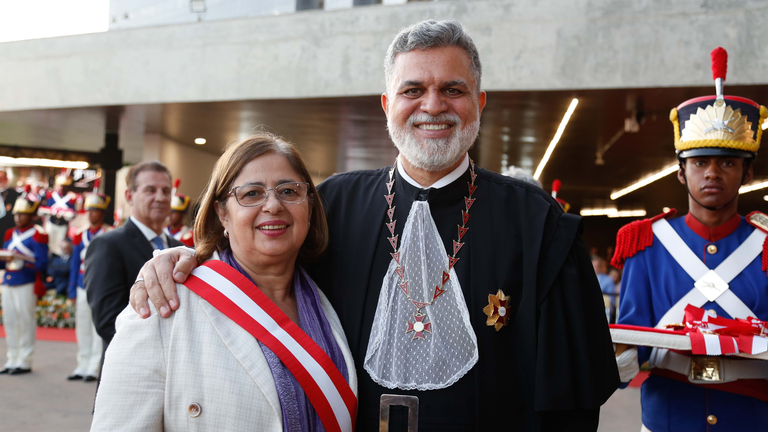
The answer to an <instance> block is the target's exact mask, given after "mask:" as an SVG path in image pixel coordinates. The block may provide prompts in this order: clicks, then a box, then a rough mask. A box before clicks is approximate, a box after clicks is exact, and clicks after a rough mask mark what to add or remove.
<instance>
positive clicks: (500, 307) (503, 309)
mask: <svg viewBox="0 0 768 432" xmlns="http://www.w3.org/2000/svg"><path fill="white" fill-rule="evenodd" d="M508 302H509V296H506V295H504V291H502V290H499V291H498V292H497V293H496V295H493V294H488V306H486V307H484V308H483V312H485V314H486V315H488V319H487V320H486V321H485V324H486V325H487V326H489V327H495V328H496V331H499V330H501V328H502V327H506V325H507V323H508V322H509V310H508V309H507V307H508Z"/></svg>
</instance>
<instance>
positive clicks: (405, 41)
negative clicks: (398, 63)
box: [384, 20, 483, 92]
mask: <svg viewBox="0 0 768 432" xmlns="http://www.w3.org/2000/svg"><path fill="white" fill-rule="evenodd" d="M451 46H455V47H459V48H461V49H463V50H464V51H466V52H467V54H468V55H469V60H470V71H471V72H472V76H473V77H474V78H475V82H476V83H477V91H478V92H480V77H481V75H482V72H483V68H482V66H481V65H480V54H479V53H478V52H477V47H476V46H475V42H474V41H472V38H471V37H470V36H469V34H467V32H466V31H465V30H464V27H463V26H462V25H461V23H459V22H458V21H456V20H448V21H435V20H425V21H421V22H419V23H416V24H414V25H412V26H410V27H406V28H404V29H402V30H400V33H398V34H397V36H395V40H393V41H392V44H391V45H390V46H389V49H388V50H387V56H386V57H385V58H384V76H385V77H386V79H387V89H389V83H390V80H391V79H392V70H393V69H394V66H395V57H396V56H397V55H398V54H400V53H407V52H411V51H413V50H417V49H418V50H425V49H428V48H442V47H451Z"/></svg>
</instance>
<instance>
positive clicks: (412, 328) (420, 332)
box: [384, 159, 501, 340]
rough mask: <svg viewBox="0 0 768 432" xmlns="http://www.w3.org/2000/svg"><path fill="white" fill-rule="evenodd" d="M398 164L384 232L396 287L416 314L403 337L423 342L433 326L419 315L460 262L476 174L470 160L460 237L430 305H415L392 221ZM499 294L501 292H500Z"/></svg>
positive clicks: (392, 177) (391, 182)
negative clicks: (411, 305) (387, 241)
mask: <svg viewBox="0 0 768 432" xmlns="http://www.w3.org/2000/svg"><path fill="white" fill-rule="evenodd" d="M396 166H397V164H395V165H393V166H392V169H391V170H389V182H388V183H387V194H386V195H384V199H386V200H387V217H388V219H389V222H385V225H386V227H387V229H388V230H389V233H390V235H391V236H392V237H388V238H387V239H388V240H389V244H390V245H392V249H393V250H394V252H391V253H390V255H392V259H393V260H394V261H395V263H396V264H397V268H396V269H395V273H396V274H397V276H398V278H399V280H400V283H398V285H397V286H398V287H400V290H402V291H403V294H405V297H406V298H407V299H408V301H410V302H411V303H412V304H413V305H414V306H415V307H416V313H415V314H414V315H413V320H414V321H413V322H411V321H407V322H406V330H405V333H406V334H408V333H410V332H414V334H413V338H412V339H411V340H416V339H426V338H425V337H424V332H427V333H430V334H431V333H432V323H431V322H425V320H426V319H427V316H426V315H425V314H424V313H422V311H421V310H422V309H423V308H424V307H425V306H431V305H432V304H433V303H434V302H435V300H437V299H438V297H440V296H441V295H443V293H445V291H446V290H447V288H446V287H445V284H446V283H448V281H449V280H450V279H451V275H450V271H451V269H452V268H453V266H455V265H456V262H458V261H459V258H457V257H456V255H457V254H458V253H459V250H461V247H462V246H464V242H462V241H461V240H462V239H463V238H464V235H465V234H466V233H467V231H469V227H468V226H467V224H468V222H469V209H470V208H471V207H472V205H473V204H474V203H475V198H472V194H473V193H475V190H476V189H477V186H475V179H476V178H477V174H475V163H474V162H472V159H470V160H469V173H470V178H471V181H470V182H468V183H467V185H468V186H469V196H467V197H464V206H465V208H464V209H462V210H461V225H459V226H458V227H459V234H458V240H454V241H453V254H452V255H451V254H449V255H448V269H447V270H443V271H442V275H441V277H440V283H439V284H436V285H435V291H434V293H433V294H432V300H430V301H429V302H426V303H425V302H418V301H416V300H413V299H412V298H411V292H410V291H409V289H408V279H407V278H406V277H405V265H402V264H400V258H401V254H400V249H398V248H397V241H398V237H399V235H396V234H395V225H396V224H397V221H396V220H395V219H394V217H395V206H394V205H393V204H394V202H395V193H394V192H393V191H392V187H393V186H394V184H395V168H396ZM499 292H501V291H499Z"/></svg>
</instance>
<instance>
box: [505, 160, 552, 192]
mask: <svg viewBox="0 0 768 432" xmlns="http://www.w3.org/2000/svg"><path fill="white" fill-rule="evenodd" d="M502 174H503V175H505V176H507V177H512V178H515V179H518V180H522V181H524V182H526V183H529V184H532V185H534V186H538V187H540V188H542V189H543V187H542V186H541V182H540V181H538V180H536V179H535V178H533V176H532V175H530V174H528V171H526V170H524V169H522V168H518V167H516V166H514V165H511V166H510V167H509V168H507V169H506V170H505V171H504V172H502Z"/></svg>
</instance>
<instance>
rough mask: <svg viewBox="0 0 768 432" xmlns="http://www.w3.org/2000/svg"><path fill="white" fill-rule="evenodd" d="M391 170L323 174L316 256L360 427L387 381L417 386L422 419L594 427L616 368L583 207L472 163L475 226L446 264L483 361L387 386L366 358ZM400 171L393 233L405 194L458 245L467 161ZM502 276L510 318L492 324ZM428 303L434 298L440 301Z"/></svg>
mask: <svg viewBox="0 0 768 432" xmlns="http://www.w3.org/2000/svg"><path fill="white" fill-rule="evenodd" d="M388 171H389V168H383V169H379V170H373V171H355V172H349V173H342V174H337V175H334V176H332V177H330V178H328V179H327V180H326V181H324V182H323V183H322V184H321V185H319V187H318V189H319V191H320V195H321V198H322V200H323V204H324V206H325V212H326V215H327V218H328V224H329V228H330V242H329V245H328V249H327V251H326V253H325V255H324V257H323V258H322V259H321V260H319V261H318V262H316V263H314V264H313V265H311V266H310V270H311V274H312V277H313V278H314V280H315V281H316V282H317V284H318V285H319V286H320V288H321V289H322V290H323V291H324V292H325V293H326V295H327V296H328V297H329V299H330V301H331V303H332V304H333V306H334V308H335V309H336V312H337V313H338V315H339V318H340V320H341V324H342V326H343V327H344V330H345V332H346V336H347V339H348V341H349V346H350V349H351V352H352V355H353V356H355V364H356V367H357V371H358V378H359V384H358V392H359V396H358V398H359V405H358V417H357V418H358V421H357V431H358V432H367V431H378V430H379V429H378V417H379V398H380V396H381V395H382V394H387V393H389V394H411V395H416V396H418V397H419V404H420V406H419V431H420V432H429V431H481V430H492V429H491V428H494V429H496V430H525V431H539V430H596V429H597V424H598V417H599V407H600V406H601V405H602V404H603V403H604V402H605V401H606V400H607V399H608V397H609V396H610V395H611V394H612V393H613V392H614V390H615V389H616V388H617V387H618V386H619V377H618V371H617V367H616V361H615V359H614V354H613V348H612V345H611V339H610V334H609V331H608V325H607V323H606V320H605V310H604V305H603V297H602V293H601V292H600V287H599V284H598V282H597V278H596V276H595V272H594V270H593V268H592V264H591V261H590V259H589V257H588V254H587V252H586V249H585V247H584V244H583V243H582V240H581V236H580V232H581V218H580V217H578V216H575V215H570V214H567V213H564V212H563V211H562V209H561V208H560V206H559V205H558V204H557V202H556V201H555V200H554V199H552V197H551V196H549V195H548V194H546V193H545V192H544V191H543V190H541V189H539V188H537V187H535V186H532V185H529V184H526V183H523V182H520V181H518V180H515V179H512V178H509V177H505V176H501V175H498V174H495V173H492V172H489V171H486V170H483V169H480V168H476V169H475V172H476V174H477V179H476V181H475V186H477V190H476V191H475V193H474V194H473V197H474V198H476V201H475V203H474V204H473V206H472V208H471V211H470V214H471V216H470V220H469V223H468V226H469V231H468V232H467V234H465V236H464V238H463V241H464V242H465V245H464V246H463V248H462V249H461V250H460V251H459V254H458V255H457V256H458V258H459V261H458V263H457V264H456V265H455V267H454V269H455V270H456V273H457V275H458V278H459V282H460V283H461V287H462V290H463V293H464V297H465V299H466V303H467V307H468V308H469V316H470V320H471V323H472V326H473V328H474V331H475V334H476V335H477V341H478V351H479V361H478V363H477V364H476V365H475V366H474V367H473V368H472V369H471V370H470V371H469V372H468V373H467V374H466V375H465V376H464V377H462V378H461V379H460V380H459V381H458V382H456V383H455V384H454V385H452V386H450V387H448V388H445V389H441V390H433V391H415V390H414V391H403V390H399V389H388V388H385V387H382V386H380V385H378V384H376V383H375V382H374V381H373V380H372V379H371V378H370V376H369V375H368V373H367V372H366V371H365V369H364V368H363V362H364V360H365V353H366V349H367V347H368V340H369V336H370V331H371V327H372V324H373V317H374V314H375V311H376V304H377V301H378V298H379V292H380V291H381V284H382V281H383V279H384V275H385V273H386V270H387V266H388V265H389V262H390V260H391V259H392V258H391V256H390V252H391V251H392V247H391V245H390V243H389V241H388V240H387V237H389V235H390V234H389V231H388V229H387V228H386V226H385V225H384V224H385V218H386V217H387V216H386V210H387V203H386V200H385V199H384V195H386V194H387V187H386V184H385V183H386V182H387V181H388ZM395 175H396V181H395V186H394V192H395V201H394V205H395V206H396V209H395V219H396V220H397V226H396V231H395V233H396V234H400V235H401V236H402V230H403V227H404V226H405V221H406V219H407V216H408V213H409V211H410V208H411V204H412V203H413V201H414V200H417V199H426V200H427V201H428V202H429V205H430V209H431V212H432V216H433V218H434V220H435V223H436V225H437V228H438V230H439V232H440V235H441V237H442V239H443V241H444V243H445V248H446V251H449V250H450V251H452V250H453V246H452V241H453V240H454V239H456V238H457V235H458V234H457V232H458V228H457V225H458V224H459V223H460V221H461V209H463V208H464V197H465V196H467V195H468V182H469V180H470V173H469V170H467V172H465V173H464V174H463V175H462V176H461V177H460V178H459V179H458V180H456V181H454V182H453V183H451V184H450V185H448V186H445V187H443V188H440V189H429V190H423V189H419V188H416V187H413V186H412V185H410V184H409V183H407V182H406V181H405V180H403V178H402V177H401V176H400V175H399V173H397V172H396V174H395ZM387 221H388V220H387ZM437 276H439V275H437ZM499 289H501V290H503V291H504V293H505V294H506V295H508V296H510V300H511V303H510V305H511V306H510V307H508V309H507V310H508V312H507V313H508V314H511V316H510V318H511V321H510V324H509V325H508V326H507V327H503V328H502V329H501V331H498V332H497V331H496V330H495V329H494V328H493V327H488V326H486V315H485V313H484V312H483V308H484V307H485V306H486V305H487V304H488V295H489V294H496V291H497V290H499ZM432 307H433V308H440V301H439V300H438V301H437V302H436V303H435V305H434V306H432ZM404 325H405V324H404ZM403 331H405V328H403ZM426 337H427V338H429V335H427V336H426ZM391 416H392V418H391V420H390V427H391V430H393V431H395V430H403V431H405V427H404V423H405V417H404V415H403V412H402V411H398V410H396V409H395V408H393V410H392V412H391ZM398 418H399V419H398Z"/></svg>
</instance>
